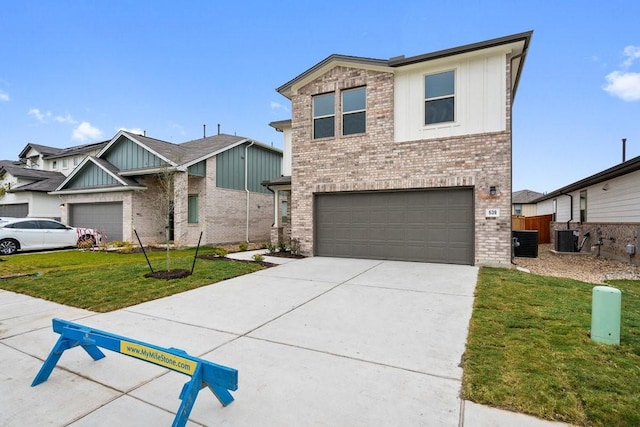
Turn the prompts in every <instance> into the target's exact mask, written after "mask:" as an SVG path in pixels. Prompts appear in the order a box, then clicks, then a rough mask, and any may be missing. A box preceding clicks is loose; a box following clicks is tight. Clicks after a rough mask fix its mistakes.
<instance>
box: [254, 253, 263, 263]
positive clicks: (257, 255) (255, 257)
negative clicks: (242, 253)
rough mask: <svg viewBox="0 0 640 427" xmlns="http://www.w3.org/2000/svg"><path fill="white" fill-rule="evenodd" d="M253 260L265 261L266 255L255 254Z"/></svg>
mask: <svg viewBox="0 0 640 427" xmlns="http://www.w3.org/2000/svg"><path fill="white" fill-rule="evenodd" d="M253 260H254V261H255V262H262V261H264V256H263V255H262V254H255V255H254V256H253Z"/></svg>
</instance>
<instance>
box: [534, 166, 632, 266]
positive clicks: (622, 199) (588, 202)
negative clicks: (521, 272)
mask: <svg viewBox="0 0 640 427" xmlns="http://www.w3.org/2000/svg"><path fill="white" fill-rule="evenodd" d="M639 182H640V156H639V157H635V158H633V159H631V160H627V161H625V162H623V163H621V164H619V165H616V166H613V167H611V168H609V169H606V170H604V171H602V172H599V173H597V174H595V175H592V176H589V177H587V178H584V179H582V180H580V181H577V182H574V183H572V184H569V185H567V186H564V187H562V188H560V189H558V190H555V191H552V192H550V193H548V194H545V195H544V196H542V197H540V198H538V199H537V200H536V204H537V212H538V215H542V214H551V215H552V220H553V221H552V223H551V227H552V233H551V238H552V239H553V243H554V244H556V242H557V238H558V231H559V230H560V232H561V233H562V230H574V233H573V234H575V237H576V241H579V242H582V240H583V238H584V237H585V235H586V234H587V233H589V234H588V236H587V239H586V241H585V243H584V245H583V249H582V251H589V250H592V251H595V253H596V254H600V255H601V256H603V257H608V258H613V259H619V260H626V261H629V262H633V263H634V264H636V265H640V257H639V256H638V255H637V254H636V252H637V251H638V247H639V246H640V237H639V236H640V185H638V183H639ZM570 234H571V233H570ZM629 245H632V246H629ZM628 246H629V248H628ZM628 250H629V251H632V252H633V254H629V253H628Z"/></svg>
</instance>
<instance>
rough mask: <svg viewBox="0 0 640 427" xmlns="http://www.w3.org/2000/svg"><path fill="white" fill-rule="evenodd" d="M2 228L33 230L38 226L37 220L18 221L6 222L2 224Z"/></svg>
mask: <svg viewBox="0 0 640 427" xmlns="http://www.w3.org/2000/svg"><path fill="white" fill-rule="evenodd" d="M4 228H20V229H26V230H33V229H37V228H39V227H38V222H37V221H20V222H14V223H11V224H7V225H5V226H4Z"/></svg>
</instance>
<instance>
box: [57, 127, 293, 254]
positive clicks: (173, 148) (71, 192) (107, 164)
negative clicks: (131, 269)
mask: <svg viewBox="0 0 640 427" xmlns="http://www.w3.org/2000/svg"><path fill="white" fill-rule="evenodd" d="M281 163H282V152H281V151H280V150H278V149H275V148H273V147H269V146H267V145H264V144H261V143H259V142H257V141H254V140H251V139H249V138H244V137H239V136H232V135H224V134H219V135H215V136H211V137H206V138H201V139H197V140H193V141H188V142H185V143H182V144H173V143H170V142H166V141H161V140H158V139H154V138H150V137H147V136H143V135H136V134H133V133H130V132H126V131H119V132H118V133H117V134H116V135H115V136H114V137H113V138H112V139H111V140H110V141H109V142H108V143H107V144H106V145H105V146H104V148H103V149H102V150H101V151H100V152H99V153H97V155H96V156H90V157H88V158H86V159H85V160H84V161H83V162H82V163H81V164H80V165H78V167H77V168H76V169H74V170H73V172H72V173H71V174H70V175H69V176H68V177H67V178H66V179H65V180H64V182H62V184H60V185H59V186H58V188H57V189H56V190H55V191H54V192H53V194H56V195H59V196H60V200H61V205H62V220H63V221H64V222H66V223H68V224H70V225H74V226H82V227H91V228H95V229H98V230H101V231H103V232H104V233H105V234H106V235H107V239H108V240H110V241H114V240H126V241H135V240H136V237H135V234H134V230H136V231H137V233H138V235H139V236H140V238H141V239H142V240H143V243H145V244H151V243H161V242H163V241H164V240H165V224H166V223H167V221H168V222H169V229H170V233H171V239H172V240H173V241H174V244H175V245H176V246H194V245H196V244H197V243H198V239H199V237H200V233H201V232H202V243H203V244H220V243H235V242H243V241H247V242H248V241H262V240H264V241H266V240H268V238H269V233H270V228H271V222H272V215H273V214H272V212H273V196H272V194H271V193H270V192H269V191H268V189H266V188H265V187H263V186H261V185H260V182H261V181H263V180H267V179H271V178H273V177H277V176H280V174H281Z"/></svg>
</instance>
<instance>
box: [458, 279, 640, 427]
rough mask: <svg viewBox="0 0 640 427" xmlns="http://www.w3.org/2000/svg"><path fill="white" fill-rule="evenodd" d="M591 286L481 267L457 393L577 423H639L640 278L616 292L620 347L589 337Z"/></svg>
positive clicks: (616, 284) (619, 282) (623, 283)
mask: <svg viewBox="0 0 640 427" xmlns="http://www.w3.org/2000/svg"><path fill="white" fill-rule="evenodd" d="M594 286H595V285H593V284H589V283H584V282H579V281H576V280H571V279H561V278H555V277H546V276H538V275H534V274H528V273H523V272H519V271H516V270H506V269H492V268H482V269H481V271H480V275H479V279H478V284H477V288H476V299H475V306H474V310H473V315H472V319H471V323H470V330H469V337H468V342H467V349H466V352H465V358H464V377H463V398H464V399H468V400H471V401H474V402H477V403H481V404H486V405H491V406H495V407H499V408H504V409H509V410H513V411H516V412H524V413H528V414H532V415H535V416H538V417H541V418H546V419H549V420H557V421H563V422H566V423H571V424H576V425H596V426H614V425H615V426H638V425H640V282H638V281H625V280H617V281H612V282H611V283H610V286H613V287H616V288H618V289H620V290H621V291H622V322H621V330H620V340H621V345H620V346H608V345H603V344H596V343H593V342H592V341H591V339H590V337H589V333H590V329H591V293H592V289H593V287H594Z"/></svg>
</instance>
